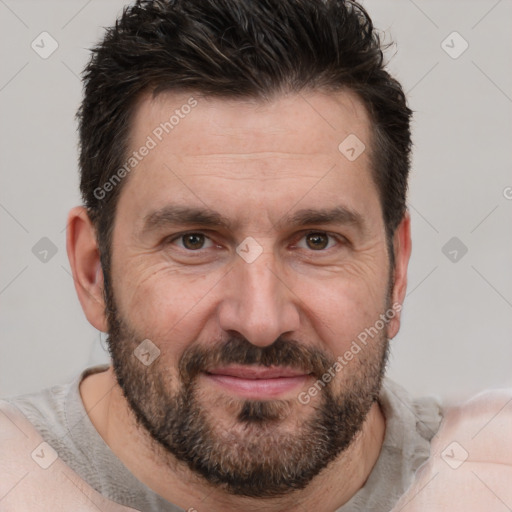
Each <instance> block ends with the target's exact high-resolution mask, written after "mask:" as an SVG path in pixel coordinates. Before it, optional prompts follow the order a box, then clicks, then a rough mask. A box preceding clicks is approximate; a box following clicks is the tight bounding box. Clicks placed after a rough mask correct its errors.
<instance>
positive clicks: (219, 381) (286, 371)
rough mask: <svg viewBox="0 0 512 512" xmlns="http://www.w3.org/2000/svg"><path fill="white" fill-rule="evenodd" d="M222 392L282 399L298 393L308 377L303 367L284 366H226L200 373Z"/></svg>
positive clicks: (261, 398) (258, 397)
mask: <svg viewBox="0 0 512 512" xmlns="http://www.w3.org/2000/svg"><path fill="white" fill-rule="evenodd" d="M203 375H204V376H205V377H206V378H207V379H208V381H209V382H210V383H211V384H213V385H216V386H219V387H221V388H222V389H223V390H224V391H227V392H228V393H231V394H236V395H238V396H241V397H244V398H252V399H257V400H269V399H283V398H286V397H287V395H290V394H291V393H292V392H293V391H296V392H298V391H299V390H300V388H302V387H303V386H304V383H305V382H306V380H307V379H308V378H309V377H310V374H309V373H305V372H304V370H300V369H293V368H286V367H271V368H267V367H262V366H227V367H223V368H215V369H212V370H209V371H207V372H205V373H204V374H203Z"/></svg>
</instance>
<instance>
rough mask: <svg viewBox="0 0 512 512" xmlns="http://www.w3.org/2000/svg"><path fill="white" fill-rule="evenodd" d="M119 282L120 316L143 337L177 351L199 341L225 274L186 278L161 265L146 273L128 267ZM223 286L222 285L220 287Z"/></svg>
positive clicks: (149, 268)
mask: <svg viewBox="0 0 512 512" xmlns="http://www.w3.org/2000/svg"><path fill="white" fill-rule="evenodd" d="M123 268H124V269H125V271H124V273H123V276H121V278H120V279H119V280H118V281H117V283H119V284H118V285H117V286H116V292H117V293H116V301H117V306H118V308H119V313H120V315H121V316H122V318H124V319H126V320H127V321H128V323H129V325H130V326H131V327H132V328H133V329H134V330H135V332H137V333H138V334H139V335H141V336H143V337H147V338H149V339H151V340H152V341H154V342H155V343H157V344H158V345H159V346H160V345H161V346H168V345H169V343H170V342H172V347H173V351H177V350H179V349H180V347H181V348H182V349H183V348H185V347H186V346H187V345H188V344H189V342H190V340H193V339H195V338H196V337H197V335H198V333H199V331H200V329H201V326H202V325H203V324H204V321H205V319H206V317H207V316H208V314H209V311H208V307H209V306H208V305H209V301H208V297H209V295H210V296H211V295H213V294H212V292H213V291H214V290H215V288H216V284H217V283H219V280H221V277H222V274H219V275H217V273H210V274H203V275H182V274H179V273H177V272H175V271H173V270H171V269H169V268H168V266H167V265H166V264H159V265H155V266H153V267H146V268H145V269H137V268H136V267H135V266H130V265H125V266H124V267H123ZM219 284H220V283H219Z"/></svg>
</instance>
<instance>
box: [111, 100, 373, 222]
mask: <svg viewBox="0 0 512 512" xmlns="http://www.w3.org/2000/svg"><path fill="white" fill-rule="evenodd" d="M354 137H355V139H354ZM347 140H348V141H349V146H354V144H353V141H354V140H356V141H358V142H356V144H359V146H354V148H355V150H356V151H358V152H359V151H360V149H361V148H364V147H365V146H366V148H369V146H370V121H369V118H368V115H367V112H366V109H365V108H364V106H363V104H362V102H361V101H360V100H359V99H358V98H357V96H355V95H354V94H352V93H350V92H338V93H321V92H309V93H301V94H290V95H282V96H279V97H276V98H274V99H273V100H270V101H263V100H240V99H223V98H222V99H220V98H205V97H201V96H200V95H198V94H193V93H175V92H165V93H161V94H159V95H157V96H156V97H155V98H153V97H152V96H151V95H149V94H147V95H145V96H143V97H141V99H140V100H139V102H138V104H137V106H136V110H135V112H134V116H133V121H132V127H131V135H130V139H129V148H130V149H129V153H131V152H138V153H142V152H144V154H145V155H144V156H143V157H142V158H140V157H139V158H140V160H139V161H138V162H137V164H136V166H135V169H134V171H133V172H131V174H130V176H129V180H128V183H126V184H125V189H126V190H125V191H123V194H121V200H120V202H125V203H128V204H129V205H131V206H132V207H133V208H136V209H137V211H138V212H139V213H140V215H139V218H141V217H147V214H148V212H149V211H151V210H153V211H154V210H156V209H158V208H163V207H165V206H166V205H167V204H169V203H171V204H173V205H181V206H185V205H187V206H189V205H190V204H191V203H193V204H194V205H196V206H208V207H209V208H210V209H215V210H217V211H219V210H221V209H224V212H223V213H224V214H225V216H229V215H230V214H232V215H238V216H239V215H240V211H236V210H237V208H238V209H240V208H239V207H240V206H245V211H246V212H248V211H250V210H251V208H252V213H253V215H254V211H255V210H254V208H258V210H260V211H262V210H265V209H266V210H267V211H266V213H267V214H268V216H269V218H270V217H272V215H275V216H276V217H280V216H282V215H283V214H284V213H285V211H286V212H288V213H289V212H290V210H291V208H293V206H294V204H297V205H298V203H299V202H300V205H298V206H300V208H302V209H304V208H310V209H311V208H314V207H315V206H322V207H325V206H332V207H336V206H338V203H339V199H342V203H345V204H346V206H347V207H348V208H350V209H352V210H356V209H357V208H356V207H358V208H359V209H360V210H363V211H361V212H360V213H361V214H363V215H364V209H365V203H367V202H368V201H370V202H373V203H375V199H376V198H377V193H376V189H375V186H374V184H373V180H372V179H371V173H370V158H369V151H366V150H365V151H363V152H362V153H361V154H360V155H359V156H358V157H357V158H355V159H354V158H348V157H351V156H353V155H352V154H350V153H348V154H347V153H346V152H344V151H345V150H346V149H347V147H346V146H347V144H346V143H345V141H347ZM340 145H341V146H340ZM144 147H150V149H149V150H144V151H141V150H142V149H143V148H144ZM349 149H350V148H349ZM356 156H357V155H356ZM213 203H216V204H213ZM366 206H368V205H366ZM373 206H375V204H373ZM271 209H273V210H275V211H274V212H270V210H271ZM263 215H265V213H264V214H263Z"/></svg>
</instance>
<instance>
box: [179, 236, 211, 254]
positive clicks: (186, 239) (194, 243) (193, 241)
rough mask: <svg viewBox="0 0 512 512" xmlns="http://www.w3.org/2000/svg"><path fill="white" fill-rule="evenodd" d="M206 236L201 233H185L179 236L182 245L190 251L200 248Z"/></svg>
mask: <svg viewBox="0 0 512 512" xmlns="http://www.w3.org/2000/svg"><path fill="white" fill-rule="evenodd" d="M205 239H206V237H205V236H204V235H203V234H201V233H187V234H186V235H183V236H182V237H181V241H182V243H183V247H185V249H189V250H191V251H195V250H197V249H202V248H203V246H204V242H205Z"/></svg>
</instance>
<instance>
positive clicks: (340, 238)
mask: <svg viewBox="0 0 512 512" xmlns="http://www.w3.org/2000/svg"><path fill="white" fill-rule="evenodd" d="M311 234H322V235H326V236H328V237H330V238H331V239H334V240H335V241H336V242H337V243H338V244H341V245H347V244H348V243H349V241H348V240H347V239H346V238H345V237H344V236H342V235H337V234H334V233H329V232H327V231H321V230H310V231H306V232H304V233H303V234H302V235H301V236H300V237H299V238H297V241H296V242H294V243H293V247H295V246H296V245H297V243H298V242H300V241H301V240H303V239H304V238H305V237H307V236H308V235H311ZM186 235H203V236H204V237H205V238H206V239H208V240H210V241H211V242H212V243H214V244H215V242H213V240H212V239H211V238H210V237H209V236H208V235H207V234H206V233H205V232H203V231H186V232H184V233H181V234H179V235H174V236H173V237H172V238H168V239H166V241H165V243H166V244H172V243H173V242H175V241H177V240H180V239H182V238H183V237H184V236H186ZM332 248H333V247H328V248H327V249H319V250H317V251H315V250H314V249H310V250H309V251H308V252H318V253H321V252H324V253H325V252H327V251H329V250H330V249H332ZM180 249H182V250H184V251H186V252H187V253H190V254H193V253H200V252H201V251H202V250H203V248H201V249H196V250H192V249H187V248H185V247H180ZM207 249H208V248H207Z"/></svg>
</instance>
